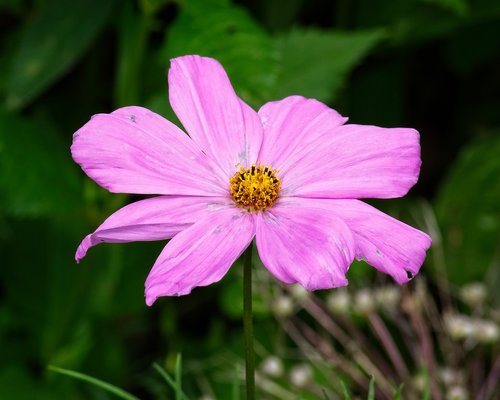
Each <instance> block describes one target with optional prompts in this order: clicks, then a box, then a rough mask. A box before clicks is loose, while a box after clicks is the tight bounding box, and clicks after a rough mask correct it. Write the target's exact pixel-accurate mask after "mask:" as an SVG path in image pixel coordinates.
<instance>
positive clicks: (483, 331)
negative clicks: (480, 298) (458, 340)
mask: <svg viewBox="0 0 500 400" xmlns="http://www.w3.org/2000/svg"><path fill="white" fill-rule="evenodd" d="M474 325H475V326H474V333H475V335H474V338H475V339H477V341H478V342H480V343H495V342H497V341H498V339H499V338H500V330H499V329H498V325H497V324H495V323H494V322H493V321H486V320H476V321H475V324H474Z"/></svg>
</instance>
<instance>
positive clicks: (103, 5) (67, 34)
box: [6, 0, 114, 109]
mask: <svg viewBox="0 0 500 400" xmlns="http://www.w3.org/2000/svg"><path fill="white" fill-rule="evenodd" d="M40 4H42V9H41V10H37V11H38V12H37V13H36V14H35V17H34V18H33V19H32V20H31V21H29V24H28V26H27V27H26V31H25V34H24V37H23V39H22V40H21V43H20V45H19V48H18V50H17V52H16V53H15V54H14V55H13V59H12V64H11V69H10V74H9V77H8V81H7V84H6V86H7V87H6V91H7V99H6V105H7V108H9V109H19V108H21V107H23V106H24V105H26V104H27V103H28V102H29V101H30V100H32V99H33V98H35V97H36V96H38V95H39V94H40V93H41V92H43V91H44V90H45V89H46V88H47V87H49V86H50V85H51V84H52V83H54V82H55V81H56V80H57V79H58V78H59V77H60V76H61V75H62V74H64V73H65V72H66V71H67V70H68V69H69V68H70V67H71V66H72V65H73V64H74V63H75V62H76V61H77V60H78V58H79V57H81V56H82V55H83V53H84V52H85V51H86V50H87V48H88V47H89V45H90V44H91V42H92V40H94V39H95V38H96V36H97V34H98V33H99V31H100V30H101V29H102V28H103V27H104V24H105V22H106V21H107V19H108V16H109V15H110V12H111V10H112V8H113V4H114V0H111V1H99V0H73V1H72V2H71V4H70V5H68V2H67V1H64V0H54V1H48V2H41V3H40Z"/></svg>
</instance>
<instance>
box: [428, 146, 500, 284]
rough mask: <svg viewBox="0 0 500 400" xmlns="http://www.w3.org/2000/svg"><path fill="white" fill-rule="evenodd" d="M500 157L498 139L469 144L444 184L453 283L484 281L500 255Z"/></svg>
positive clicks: (442, 206)
mask: <svg viewBox="0 0 500 400" xmlns="http://www.w3.org/2000/svg"><path fill="white" fill-rule="evenodd" d="M499 154H500V137H498V136H497V137H492V138H490V139H489V140H484V141H481V142H475V143H472V144H470V145H469V146H468V147H466V148H465V149H464V150H463V151H462V153H461V154H460V156H459V157H458V159H457V160H456V162H455V165H454V166H453V167H452V168H451V171H450V173H449V175H448V177H447V178H446V179H445V181H444V183H443V184H442V185H441V190H440V192H439V194H438V197H437V201H436V206H435V209H436V216H437V219H438V223H439V226H440V228H441V231H442V235H443V247H444V250H445V257H446V264H447V267H448V271H447V273H448V277H449V278H450V280H451V281H452V282H454V283H457V284H462V283H465V282H469V281H471V280H482V279H484V278H485V275H486V273H487V271H488V269H489V268H491V267H492V266H493V263H494V260H495V259H496V258H497V257H498V255H499V254H498V249H499V248H500V247H499V246H500V240H499V238H500V208H499V207H498V205H499V204H500V179H499V177H500V163H499V162H498V155H499ZM497 283H498V282H497ZM491 284H492V285H494V282H491ZM493 287H494V286H493Z"/></svg>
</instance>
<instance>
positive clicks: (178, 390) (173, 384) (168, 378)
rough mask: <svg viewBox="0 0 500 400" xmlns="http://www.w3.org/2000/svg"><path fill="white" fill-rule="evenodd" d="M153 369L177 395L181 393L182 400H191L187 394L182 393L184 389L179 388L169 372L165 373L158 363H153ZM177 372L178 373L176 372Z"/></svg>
mask: <svg viewBox="0 0 500 400" xmlns="http://www.w3.org/2000/svg"><path fill="white" fill-rule="evenodd" d="M153 368H154V369H155V370H156V371H157V372H158V373H159V374H160V375H161V377H162V378H163V379H165V382H167V384H168V385H169V386H170V387H171V388H172V389H173V390H174V391H175V393H176V396H177V393H180V396H181V397H180V400H189V398H188V397H187V396H186V394H185V393H184V392H183V391H182V388H180V387H178V384H177V382H176V380H175V379H174V378H172V377H171V376H170V375H169V374H168V372H167V371H165V370H164V369H163V368H162V367H160V365H159V364H158V363H153ZM176 372H177V371H176Z"/></svg>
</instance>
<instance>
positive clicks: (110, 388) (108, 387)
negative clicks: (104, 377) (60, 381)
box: [47, 365, 139, 400]
mask: <svg viewBox="0 0 500 400" xmlns="http://www.w3.org/2000/svg"><path fill="white" fill-rule="evenodd" d="M47 368H48V370H49V371H54V372H57V373H59V374H62V375H67V376H70V377H72V378H75V379H78V380H81V381H84V382H88V383H90V384H92V385H94V386H97V387H99V388H101V389H104V390H105V391H107V392H109V393H112V394H114V395H115V396H117V397H119V398H121V399H124V400H139V398H138V397H135V396H134V395H132V394H130V393H128V392H126V391H125V390H123V389H120V388H119V387H117V386H115V385H112V384H110V383H107V382H104V381H101V380H100V379H97V378H94V377H92V376H89V375H85V374H82V373H81V372H76V371H72V370H69V369H64V368H59V367H55V366H53V365H49V366H48V367H47Z"/></svg>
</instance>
